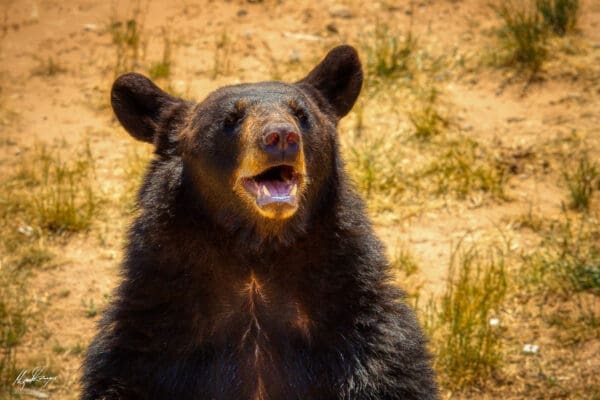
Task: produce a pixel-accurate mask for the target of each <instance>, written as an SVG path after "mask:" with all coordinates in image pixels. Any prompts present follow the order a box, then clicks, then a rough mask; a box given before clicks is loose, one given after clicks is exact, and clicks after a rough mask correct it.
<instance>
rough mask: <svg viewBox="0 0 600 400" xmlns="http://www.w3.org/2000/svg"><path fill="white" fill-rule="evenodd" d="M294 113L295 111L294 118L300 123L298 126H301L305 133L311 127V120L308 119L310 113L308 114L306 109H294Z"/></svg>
mask: <svg viewBox="0 0 600 400" xmlns="http://www.w3.org/2000/svg"><path fill="white" fill-rule="evenodd" d="M293 111H294V117H295V118H296V120H297V121H298V124H300V128H301V129H302V130H303V131H306V130H308V128H309V126H310V119H309V118H308V113H307V112H306V110H305V109H304V108H300V107H298V108H296V109H294V110H293Z"/></svg>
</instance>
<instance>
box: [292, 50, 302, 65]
mask: <svg viewBox="0 0 600 400" xmlns="http://www.w3.org/2000/svg"><path fill="white" fill-rule="evenodd" d="M298 62H300V52H299V51H298V50H292V52H291V53H290V63H298Z"/></svg>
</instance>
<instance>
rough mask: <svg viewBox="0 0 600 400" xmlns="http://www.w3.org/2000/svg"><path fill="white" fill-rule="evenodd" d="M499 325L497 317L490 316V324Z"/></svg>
mask: <svg viewBox="0 0 600 400" xmlns="http://www.w3.org/2000/svg"><path fill="white" fill-rule="evenodd" d="M498 325H500V320H499V319H498V318H490V326H498Z"/></svg>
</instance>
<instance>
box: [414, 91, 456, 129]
mask: <svg viewBox="0 0 600 400" xmlns="http://www.w3.org/2000/svg"><path fill="white" fill-rule="evenodd" d="M437 98H438V90H437V89H436V88H435V87H432V88H429V89H427V90H426V93H425V96H424V100H423V102H422V103H423V104H422V105H421V108H417V109H416V110H413V111H412V112H409V114H408V118H409V119H410V122H411V123H412V124H413V126H414V129H415V136H416V137H417V138H418V139H423V140H426V139H430V138H431V137H432V136H435V135H437V134H439V133H440V131H441V129H442V127H444V126H445V125H447V121H446V119H445V118H444V117H442V116H441V115H440V112H439V111H438V109H437Z"/></svg>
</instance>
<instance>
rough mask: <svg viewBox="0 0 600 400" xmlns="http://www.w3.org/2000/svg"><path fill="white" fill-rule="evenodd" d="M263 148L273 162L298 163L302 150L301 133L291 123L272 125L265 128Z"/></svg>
mask: <svg viewBox="0 0 600 400" xmlns="http://www.w3.org/2000/svg"><path fill="white" fill-rule="evenodd" d="M261 147H262V149H263V150H264V151H265V152H266V153H267V154H268V155H269V158H271V159H272V161H289V162H293V161H296V157H297V156H298V151H299V150H300V133H298V130H297V128H296V127H295V126H294V125H292V124H291V123H289V122H277V123H270V124H268V125H267V126H265V129H264V133H263V135H262V140H261Z"/></svg>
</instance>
